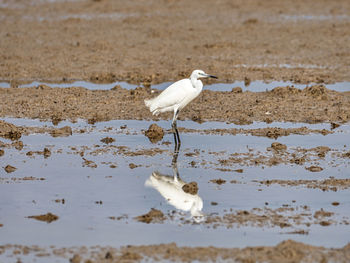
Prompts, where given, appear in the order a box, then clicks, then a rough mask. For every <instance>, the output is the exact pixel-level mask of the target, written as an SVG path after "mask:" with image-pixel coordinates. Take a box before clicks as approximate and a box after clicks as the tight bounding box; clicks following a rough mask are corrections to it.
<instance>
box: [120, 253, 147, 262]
mask: <svg viewBox="0 0 350 263" xmlns="http://www.w3.org/2000/svg"><path fill="white" fill-rule="evenodd" d="M142 258H143V257H142V256H141V255H140V254H139V253H135V252H128V251H126V252H124V253H123V254H122V255H121V256H120V257H119V259H118V261H119V260H120V262H139V261H140V260H141V259H142Z"/></svg>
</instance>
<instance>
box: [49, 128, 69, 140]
mask: <svg viewBox="0 0 350 263" xmlns="http://www.w3.org/2000/svg"><path fill="white" fill-rule="evenodd" d="M50 134H51V136H52V137H67V136H70V135H72V128H71V127H69V126H64V127H62V128H58V129H53V130H52V131H51V132H50Z"/></svg>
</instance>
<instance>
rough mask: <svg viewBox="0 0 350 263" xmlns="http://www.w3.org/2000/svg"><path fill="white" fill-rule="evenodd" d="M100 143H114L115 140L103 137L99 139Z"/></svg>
mask: <svg viewBox="0 0 350 263" xmlns="http://www.w3.org/2000/svg"><path fill="white" fill-rule="evenodd" d="M101 142H103V143H105V144H109V143H112V142H115V139H113V138H111V137H105V138H102V139H101Z"/></svg>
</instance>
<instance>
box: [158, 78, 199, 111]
mask: <svg viewBox="0 0 350 263" xmlns="http://www.w3.org/2000/svg"><path fill="white" fill-rule="evenodd" d="M190 89H193V87H192V84H191V81H190V80H189V79H182V80H179V81H177V82H175V83H174V84H172V85H170V86H169V87H168V88H166V89H165V90H164V91H163V92H162V93H161V94H159V96H158V97H156V98H155V99H154V100H153V101H152V103H154V104H153V106H154V107H155V108H157V109H159V110H161V109H163V108H169V107H172V106H174V105H176V104H179V103H181V101H183V100H184V99H185V98H186V95H188V93H189V91H190Z"/></svg>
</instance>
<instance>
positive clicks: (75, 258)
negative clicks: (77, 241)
mask: <svg viewBox="0 0 350 263" xmlns="http://www.w3.org/2000/svg"><path fill="white" fill-rule="evenodd" d="M69 262H70V263H80V262H81V256H80V255H79V254H74V256H73V257H72V258H70V259H69Z"/></svg>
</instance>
